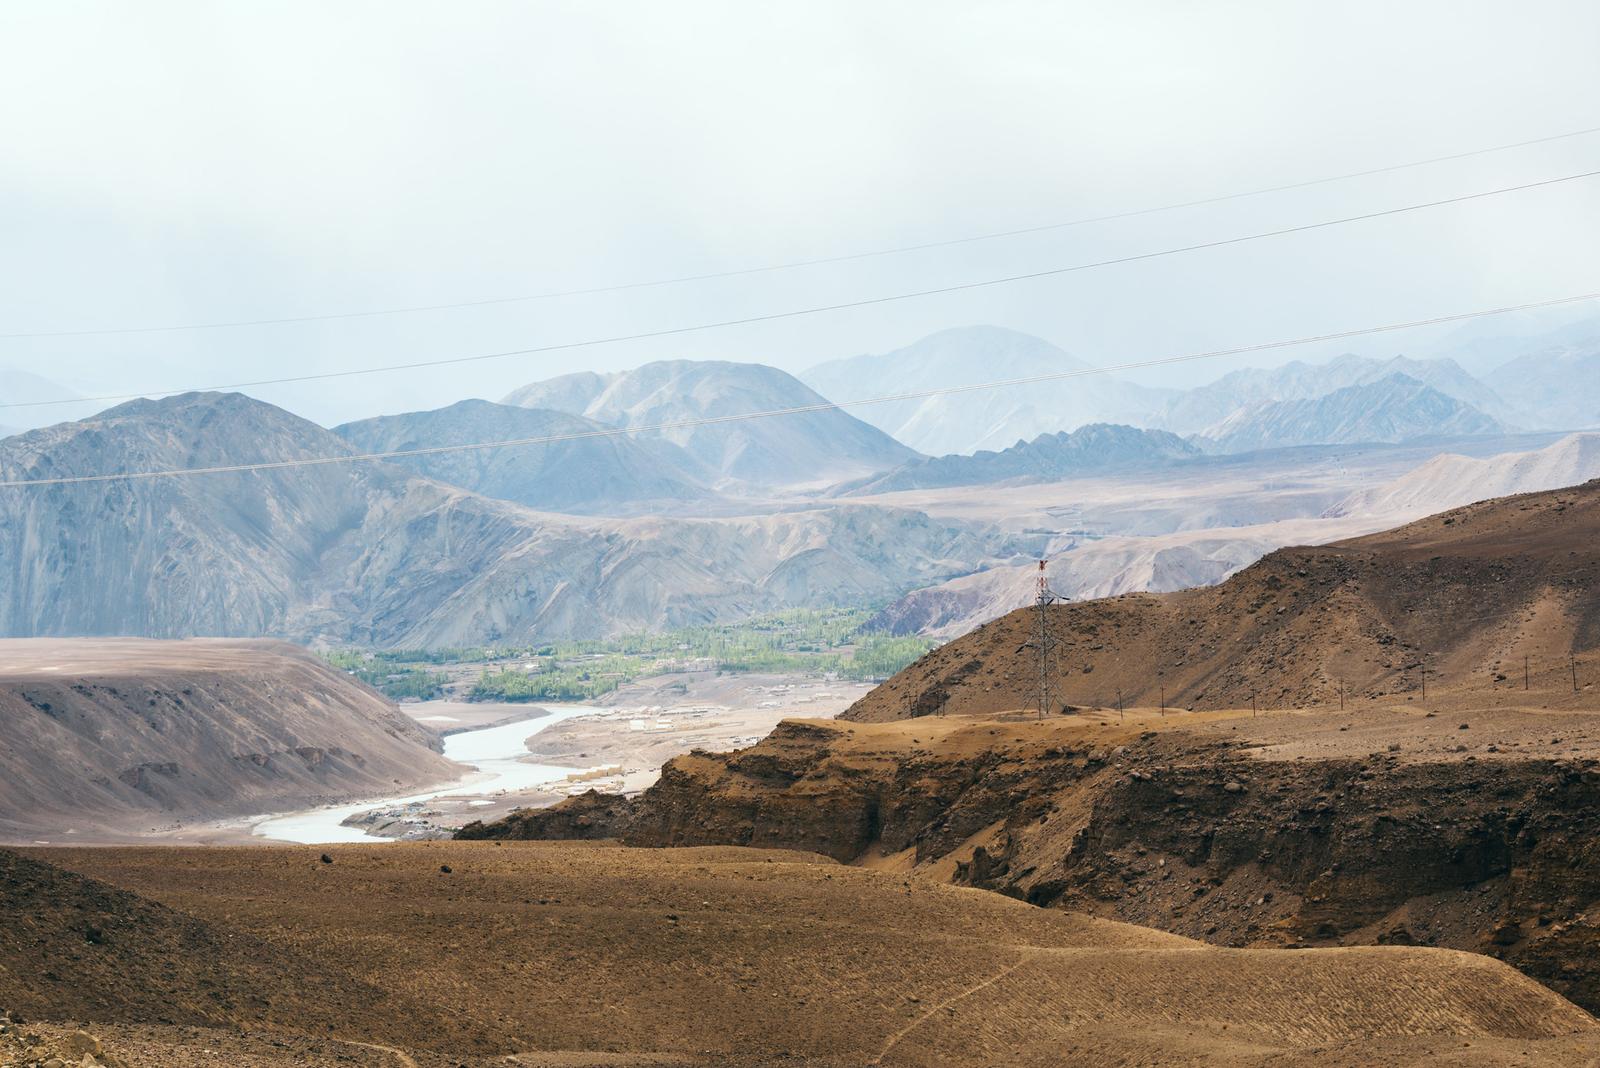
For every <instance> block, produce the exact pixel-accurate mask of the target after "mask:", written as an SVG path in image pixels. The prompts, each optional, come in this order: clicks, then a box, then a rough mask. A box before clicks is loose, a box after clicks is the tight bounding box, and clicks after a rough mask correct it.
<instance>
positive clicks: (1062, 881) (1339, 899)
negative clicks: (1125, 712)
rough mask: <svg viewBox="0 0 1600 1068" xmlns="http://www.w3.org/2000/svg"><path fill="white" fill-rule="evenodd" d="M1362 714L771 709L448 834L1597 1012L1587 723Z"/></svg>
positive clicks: (1597, 856) (1597, 821)
mask: <svg viewBox="0 0 1600 1068" xmlns="http://www.w3.org/2000/svg"><path fill="white" fill-rule="evenodd" d="M1385 715H1386V716H1389V718H1390V720H1392V722H1390V721H1385V723H1383V724H1382V725H1381V727H1382V730H1381V731H1380V736H1381V737H1383V738H1389V737H1394V738H1403V739H1404V741H1403V742H1392V743H1384V744H1382V745H1373V736H1372V735H1371V734H1370V733H1367V734H1363V733H1362V732H1361V730H1360V729H1359V728H1358V729H1357V731H1356V732H1355V733H1356V735H1357V737H1356V738H1355V739H1348V738H1347V737H1346V735H1347V732H1348V731H1349V730H1350V728H1349V725H1348V724H1349V721H1350V717H1343V718H1341V717H1338V716H1334V715H1332V714H1329V715H1324V716H1322V717H1321V719H1320V720H1319V719H1318V718H1317V717H1314V716H1306V717H1302V720H1303V721H1302V722H1297V723H1294V724H1291V725H1289V726H1288V727H1287V728H1285V727H1284V725H1283V724H1272V725H1263V724H1262V721H1260V720H1251V719H1250V718H1248V713H1246V716H1245V718H1244V719H1243V720H1242V722H1241V721H1240V720H1238V719H1237V718H1233V719H1230V718H1228V717H1210V718H1209V719H1208V718H1207V717H1187V718H1185V719H1183V720H1179V719H1178V717H1168V718H1167V720H1166V721H1165V722H1164V723H1156V724H1153V725H1148V726H1150V727H1153V729H1147V724H1146V723H1145V722H1143V721H1144V720H1145V717H1139V718H1140V720H1141V723H1140V726H1139V727H1133V726H1129V727H1127V728H1122V727H1118V726H1117V725H1116V723H1115V716H1114V714H1113V716H1112V722H1110V723H1102V722H1096V721H1094V720H1091V719H1090V718H1089V717H1080V718H1075V719H1074V718H1063V719H1060V720H1055V721H1050V722H1038V721H1028V720H1019V719H1011V720H1006V719H996V720H964V721H963V720H955V719H951V720H920V721H915V722H912V723H894V724H846V723H824V722H815V721H806V722H789V723H785V724H783V725H782V726H780V727H779V728H778V730H777V731H775V732H774V733H773V734H772V735H771V736H770V737H769V738H768V739H766V740H765V741H763V742H761V743H760V744H758V745H756V746H753V747H751V748H749V749H745V750H741V751H738V752H735V753H728V754H709V753H695V754H692V755H689V756H686V757H681V758H679V759H677V760H674V761H673V762H672V763H671V764H669V765H668V767H667V768H666V770H665V772H664V774H663V775H662V778H661V780H660V782H659V783H657V784H656V785H655V786H654V787H652V788H651V789H650V790H649V791H647V792H646V793H645V794H643V795H642V796H640V797H639V798H637V799H635V800H633V801H626V800H623V799H619V798H614V797H611V798H607V797H602V796H601V795H598V794H590V795H586V796H585V797H581V798H575V799H572V800H570V801H568V802H566V803H564V804H563V805H559V806H557V807H555V808H553V809H548V810H542V811H529V812H523V813H518V814H515V815H513V816H512V817H510V818H508V819H507V820H505V821H501V822H500V823H498V824H492V825H488V826H484V825H481V824H480V825H475V826H473V827H471V828H468V829H467V831H465V832H464V834H463V836H464V837H513V838H607V837H612V838H620V839H622V840H623V841H624V842H626V843H627V844H629V845H640V846H675V845H703V844H714V843H715V844H729V845H754V846H765V847H772V848H789V849H808V850H813V851H816V852H819V853H824V854H826V855H829V856H832V857H835V858H837V859H839V860H843V861H847V862H855V863H862V864H869V865H874V866H878V865H893V866H896V867H899V868H901V869H902V870H912V869H915V870H920V871H923V872H925V873H928V874H930V875H934V876H936V877H941V878H946V879H950V880H952V881H955V882H959V883H964V884H967V885H972V886H978V887H984V888H988V889H992V890H995V891H998V892H1000V893H1004V894H1008V895H1011V896H1015V897H1019V898H1023V899H1025V900H1028V901H1031V902H1033V903H1035V904H1039V905H1042V906H1050V907H1067V908H1072V909H1075V910H1082V911H1088V912H1092V913H1096V914H1100V915H1104V916H1110V917H1115V918H1117V919H1122V920H1127V921H1130V922H1134V923H1139V924H1144V925H1148V926H1153V927H1157V928H1161V929H1165V930H1168V931H1172V932H1175V933H1179V934H1185V935H1189V936H1192V937H1196V938H1202V939H1205V940H1207V941H1211V942H1214V943H1220V944H1226V945H1234V946H1262V945H1277V946H1299V945H1336V944H1373V943H1380V944H1420V945H1438V946H1446V947H1450V948H1457V949H1468V950H1474V951H1478V952H1483V953H1487V954H1490V955H1493V956H1495V957H1499V958H1501V959H1504V960H1506V961H1508V962H1510V963H1512V964H1514V965H1516V966H1517V967H1519V968H1522V969H1523V970H1524V971H1526V972H1527V973H1528V974H1530V975H1532V976H1534V977H1535V978H1537V979H1540V980H1541V981H1543V982H1545V983H1547V984H1548V985H1550V986H1551V987H1553V988H1554V989H1556V990H1558V991H1560V992H1561V993H1563V994H1565V995H1567V996H1568V997H1570V998H1572V999H1573V1000H1575V1001H1577V1002H1578V1003H1579V1004H1583V1005H1586V1006H1588V1007H1591V1008H1594V1007H1600V955H1597V954H1596V952H1595V950H1596V949H1597V948H1600V765H1597V764H1596V761H1595V759H1594V757H1592V756H1591V755H1590V747H1591V745H1593V744H1595V739H1600V717H1594V716H1589V715H1583V716H1582V717H1581V719H1579V718H1575V717H1574V716H1573V714H1567V718H1563V719H1561V720H1560V721H1559V725H1556V726H1552V722H1553V720H1552V718H1551V717H1550V716H1548V715H1544V716H1537V717H1531V718H1526V721H1524V720H1522V719H1517V718H1515V717H1513V716H1511V715H1509V714H1505V715H1499V716H1494V717H1490V718H1488V719H1483V718H1481V717H1480V719H1479V722H1478V723H1477V724H1476V726H1475V727H1474V729H1475V730H1476V731H1478V733H1477V734H1476V735H1472V734H1471V732H1470V731H1469V732H1466V733H1463V731H1462V730H1461V728H1460V725H1459V724H1458V723H1457V722H1456V721H1455V719H1454V717H1444V716H1427V715H1425V714H1423V713H1420V712H1417V713H1385ZM1150 718H1151V719H1153V718H1154V717H1150ZM1180 723H1181V724H1183V725H1182V726H1180V725H1179V724H1180ZM1252 724H1254V726H1253V727H1252ZM1341 726H1342V727H1344V728H1345V729H1344V730H1340V727H1341ZM1275 730H1276V731H1278V732H1279V733H1278V734H1274V733H1273V731H1275ZM1551 732H1556V733H1551ZM1329 736H1331V737H1332V738H1333V739H1334V740H1335V741H1339V742H1343V743H1344V744H1343V745H1342V747H1341V746H1339V745H1335V744H1333V743H1328V744H1327V747H1328V748H1329V749H1330V751H1329V752H1328V753H1327V755H1325V756H1321V757H1315V756H1312V755H1309V754H1311V753H1314V752H1315V750H1316V749H1317V748H1318V747H1319V746H1322V745H1324V743H1325V742H1327V739H1328V737H1329ZM1468 736H1472V737H1473V745H1472V747H1471V751H1467V752H1459V751H1458V750H1467V749H1468V746H1467V745H1466V744H1464V743H1462V742H1461V741H1460V739H1461V738H1464V737H1468ZM1552 737H1554V738H1558V739H1559V741H1558V742H1557V743H1556V744H1554V745H1552V744H1551V743H1550V742H1549V739H1550V738H1552ZM1489 739H1496V740H1498V742H1497V741H1492V740H1489ZM1569 742H1570V743H1575V744H1568V743H1569ZM1390 745H1394V746H1395V747H1396V748H1395V749H1394V750H1391V749H1390V748H1389V746H1390ZM1363 750H1367V751H1363ZM1370 750H1376V751H1370Z"/></svg>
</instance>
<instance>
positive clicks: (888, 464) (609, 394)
mask: <svg viewBox="0 0 1600 1068" xmlns="http://www.w3.org/2000/svg"><path fill="white" fill-rule="evenodd" d="M506 401H507V403H514V404H518V405H523V406H529V405H540V406H546V407H555V408H557V409H559V410H563V411H570V412H573V413H574V414H578V415H582V416H584V417H585V418H588V419H593V420H595V421H597V422H600V423H605V424H608V425H611V426H620V427H650V426H655V425H657V424H661V423H675V422H692V421H694V420H698V419H705V418H717V417H723V416H739V415H758V414H760V413H762V412H772V411H779V410H782V409H788V408H808V407H812V406H819V405H826V401H825V399H824V398H823V397H821V396H820V395H818V394H817V393H816V392H815V391H814V390H812V389H811V388H810V387H808V386H806V385H805V384H804V383H802V382H801V381H800V380H799V379H797V378H795V377H794V376H793V375H791V374H789V373H788V372H786V371H781V370H779V369H778V368H776V367H769V366H766V365H765V364H756V363H735V362H730V361H726V360H659V361H656V362H654V363H647V364H645V365H643V366H641V367H637V368H635V369H633V370H631V371H621V372H617V373H614V374H610V375H598V374H593V373H588V372H584V373H580V374H579V375H563V376H561V377H560V378H555V379H550V380H548V381H545V382H535V383H531V384H529V385H527V386H524V387H522V388H521V389H518V390H514V391H513V392H512V393H510V394H509V395H508V396H507V397H506ZM648 436H650V437H653V438H659V439H662V440H665V441H669V442H671V443H673V444H675V445H677V446H679V447H681V448H682V449H683V450H685V451H686V452H687V453H688V454H689V455H690V456H692V457H694V459H695V460H696V462H698V463H699V464H701V465H702V466H703V467H704V468H706V469H707V470H709V471H711V472H714V473H715V474H716V475H717V476H720V477H724V478H729V479H734V480H738V481H743V482H749V483H753V484H758V485H795V484H802V483H804V484H826V483H827V482H831V481H838V480H840V479H845V478H852V477H860V476H862V475H865V474H870V473H873V472H877V471H885V470H888V469H890V468H892V467H896V466H898V465H899V464H902V463H904V462H906V461H907V460H909V459H912V458H914V457H915V455H916V453H915V452H914V451H912V450H911V449H908V448H906V447H905V446H904V445H902V444H900V443H899V442H897V441H895V440H894V439H893V438H891V437H889V436H888V435H887V434H885V433H883V432H882V431H880V430H877V429H875V428H874V427H872V426H870V425H868V424H867V423H864V422H862V421H861V420H859V419H857V418H856V417H855V416H853V415H851V414H849V413H848V412H845V411H842V410H839V409H828V408H826V407H822V408H821V409H820V410H817V411H805V412H798V413H794V414H788V415H782V416H771V417H768V418H760V419H748V420H744V419H732V420H728V421H725V422H719V423H711V424H705V425H690V426H683V427H675V428H672V429H668V430H664V431H649V432H648Z"/></svg>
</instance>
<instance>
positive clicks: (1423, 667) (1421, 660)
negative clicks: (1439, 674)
mask: <svg viewBox="0 0 1600 1068" xmlns="http://www.w3.org/2000/svg"><path fill="white" fill-rule="evenodd" d="M1417 668H1418V669H1419V670H1420V671H1421V672H1422V699H1423V700H1424V701H1426V700H1427V699H1428V659H1427V654H1425V653H1424V652H1423V651H1422V650H1421V649H1418V650H1417Z"/></svg>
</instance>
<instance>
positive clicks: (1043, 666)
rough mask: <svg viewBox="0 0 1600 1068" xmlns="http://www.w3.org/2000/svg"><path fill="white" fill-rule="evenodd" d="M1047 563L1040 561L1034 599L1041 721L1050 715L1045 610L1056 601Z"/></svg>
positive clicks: (1047, 630)
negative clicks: (1047, 573)
mask: <svg viewBox="0 0 1600 1068" xmlns="http://www.w3.org/2000/svg"><path fill="white" fill-rule="evenodd" d="M1047 562H1048V561H1045V560H1040V561H1039V579H1038V593H1037V595H1036V596H1035V598H1034V604H1035V605H1036V606H1037V615H1038V620H1039V633H1038V634H1037V635H1036V636H1035V638H1034V642H1035V643H1036V646H1037V648H1038V651H1039V718H1040V719H1043V718H1045V717H1046V716H1048V715H1049V714H1050V626H1049V620H1048V619H1047V613H1046V611H1045V609H1046V607H1047V606H1048V605H1049V604H1050V602H1051V601H1052V600H1054V599H1055V595H1054V594H1052V593H1051V592H1050V583H1049V580H1048V579H1046V577H1045V573H1044V569H1045V564H1046V563H1047Z"/></svg>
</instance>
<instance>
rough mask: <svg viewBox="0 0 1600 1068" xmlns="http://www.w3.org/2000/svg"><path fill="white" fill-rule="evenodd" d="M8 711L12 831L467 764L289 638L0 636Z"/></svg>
mask: <svg viewBox="0 0 1600 1068" xmlns="http://www.w3.org/2000/svg"><path fill="white" fill-rule="evenodd" d="M0 722H3V723H4V725H5V731H4V739H3V744H0V841H4V840H8V839H9V840H12V841H17V840H21V841H33V840H34V839H37V838H48V839H50V840H52V841H60V840H62V839H63V838H65V839H66V840H68V841H70V840H72V836H76V837H77V838H78V839H79V840H93V839H94V838H95V836H97V835H100V834H104V833H106V832H107V831H108V830H119V831H143V830H148V829H150V828H152V827H155V826H158V825H162V824H165V823H168V822H170V821H171V820H173V819H190V818H207V819H214V818H218V817H224V816H234V815H244V814H251V813H257V812H266V811H272V810H273V809H283V808H301V807H304V806H305V805H306V804H307V803H308V801H312V800H316V799H320V798H326V799H332V798H348V797H356V796H364V795H365V796H370V795H374V794H386V793H393V792H395V791H396V789H397V788H399V787H400V786H410V785H414V784H419V783H425V782H439V781H443V780H447V779H450V778H452V777H454V776H455V775H457V774H458V773H459V772H460V770H461V769H460V768H459V767H458V766H457V765H455V764H452V763H451V762H450V761H447V760H445V758H444V757H443V756H441V755H440V750H441V749H442V746H441V745H440V743H439V741H438V739H437V738H435V737H434V736H433V735H432V734H430V733H428V732H427V731H426V730H424V729H423V728H421V727H419V726H417V725H416V724H415V723H414V722H413V721H412V720H411V719H410V718H409V717H407V716H405V715H404V714H402V713H401V712H400V710H399V709H397V708H396V707H395V706H394V705H393V704H392V703H390V702H389V701H388V700H387V699H386V698H384V697H382V696H381V695H379V694H377V693H376V692H374V691H373V690H371V689H369V688H368V687H366V686H363V685H361V684H360V683H358V682H356V681H354V680H353V679H350V678H349V677H347V676H346V675H344V674H343V673H341V672H338V671H335V670H333V669H332V668H330V667H329V666H328V665H327V664H325V663H323V662H322V661H321V660H319V659H318V658H316V657H315V656H312V655H311V654H309V653H307V652H306V651H305V650H304V649H300V648H298V647H296V646H292V645H287V644H285V643H282V642H270V641H245V640H206V639H191V640H188V641H146V640H141V639H135V638H26V639H12V640H8V641H0ZM69 832H70V835H69Z"/></svg>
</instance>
